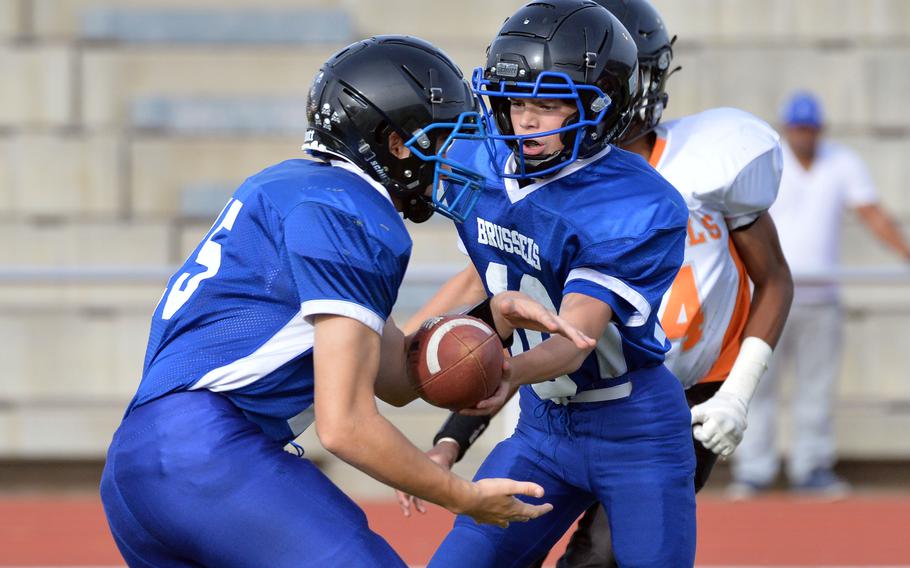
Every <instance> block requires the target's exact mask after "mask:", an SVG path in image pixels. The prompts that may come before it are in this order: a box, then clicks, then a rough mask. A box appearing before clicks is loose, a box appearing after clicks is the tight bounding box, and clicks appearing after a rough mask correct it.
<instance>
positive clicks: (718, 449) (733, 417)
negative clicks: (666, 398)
mask: <svg viewBox="0 0 910 568" xmlns="http://www.w3.org/2000/svg"><path fill="white" fill-rule="evenodd" d="M747 411H748V407H747V406H746V403H744V402H743V401H742V400H741V399H740V398H739V397H738V396H736V395H734V394H731V393H726V392H722V391H721V392H718V393H717V394H715V395H714V396H712V397H711V398H709V399H708V400H706V401H705V402H703V403H701V404H697V405H695V406H693V407H692V435H693V436H694V437H695V439H696V440H698V441H699V442H701V443H702V445H703V446H704V447H706V448H708V449H709V450H711V451H712V452H714V453H715V454H717V455H719V456H721V457H727V456H729V455H730V454H732V453H733V450H735V449H736V446H738V445H739V443H740V442H742V440H743V433H744V432H745V431H746V425H747V423H746V413H747Z"/></svg>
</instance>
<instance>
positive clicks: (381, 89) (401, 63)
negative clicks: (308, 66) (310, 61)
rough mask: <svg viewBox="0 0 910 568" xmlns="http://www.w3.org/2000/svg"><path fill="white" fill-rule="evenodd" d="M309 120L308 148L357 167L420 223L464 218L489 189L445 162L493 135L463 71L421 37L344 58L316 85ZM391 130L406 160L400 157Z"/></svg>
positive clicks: (370, 44) (384, 39) (349, 50)
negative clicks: (463, 142) (460, 145)
mask: <svg viewBox="0 0 910 568" xmlns="http://www.w3.org/2000/svg"><path fill="white" fill-rule="evenodd" d="M307 119H308V121H309V126H308V129H307V133H306V144H304V148H305V149H307V150H308V151H310V152H311V153H314V154H316V155H318V156H329V157H331V156H335V157H341V158H343V159H345V160H348V161H350V162H353V163H354V164H355V165H357V166H358V167H360V168H361V169H362V170H364V171H365V172H366V173H367V174H368V175H370V176H371V177H372V178H373V179H375V180H376V181H377V182H379V183H380V184H382V186H383V187H385V188H386V189H387V190H388V192H389V194H390V195H391V196H392V197H393V198H394V199H395V200H396V201H397V202H398V204H399V208H400V209H401V211H402V212H403V213H404V216H405V218H407V219H410V220H412V221H414V222H417V223H420V222H423V221H426V220H427V219H428V218H429V217H430V216H431V215H432V214H433V212H439V213H441V214H443V215H445V216H447V217H450V218H451V219H453V220H456V221H461V220H463V219H464V218H465V216H466V215H467V213H468V212H470V210H471V208H472V207H473V206H474V203H475V202H476V200H477V197H478V196H479V193H478V192H479V190H480V189H481V188H482V187H483V176H482V175H481V174H479V173H477V172H475V171H472V170H469V169H467V168H465V167H464V166H462V165H460V164H458V163H456V162H454V161H452V160H449V159H447V158H446V157H445V154H446V152H447V151H448V149H449V148H450V147H451V146H452V144H453V143H454V142H455V141H456V140H460V139H472V140H483V139H484V138H485V129H484V123H483V119H482V116H481V115H480V113H479V112H478V107H477V99H476V97H475V96H474V95H473V93H472V91H471V87H470V85H469V84H468V83H467V81H465V79H464V76H463V75H462V73H461V70H460V69H459V68H458V67H457V66H456V65H455V64H454V63H453V62H452V61H451V60H450V59H449V58H448V56H446V55H445V54H444V53H443V52H442V51H441V50H439V49H437V48H436V47H434V46H432V45H431V44H429V43H427V42H425V41H423V40H420V39H417V38H414V37H409V36H378V37H373V38H370V39H366V40H363V41H360V42H357V43H354V44H352V45H350V46H348V47H346V48H344V49H343V50H341V51H339V52H338V53H336V54H335V55H334V56H332V58H330V59H329V60H328V61H327V62H326V63H325V65H324V66H323V67H322V69H321V70H320V71H319V73H317V75H316V78H315V80H314V81H313V85H312V88H311V89H310V94H309V100H308V102H307ZM392 133H397V134H398V136H400V138H401V140H402V141H404V146H405V147H407V148H408V150H410V154H409V155H408V156H407V157H405V158H398V157H397V156H396V155H394V154H393V153H392V149H391V148H390V142H389V140H390V135H391V134H392ZM430 188H432V190H431V189H430Z"/></svg>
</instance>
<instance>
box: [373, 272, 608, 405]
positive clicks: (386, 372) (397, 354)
mask: <svg viewBox="0 0 910 568" xmlns="http://www.w3.org/2000/svg"><path fill="white" fill-rule="evenodd" d="M470 270H471V272H474V274H476V271H474V269H473V268H471V269H470ZM490 311H491V313H492V314H493V323H494V324H495V327H496V331H497V332H498V333H499V335H500V337H503V338H505V337H509V336H511V335H512V333H514V331H515V330H516V329H532V330H535V331H543V332H546V333H551V334H557V335H560V336H562V337H564V338H566V339H567V340H568V341H570V342H572V343H573V344H574V345H576V346H577V347H578V348H579V349H585V348H588V347H593V345H594V343H595V342H594V340H593V339H591V338H590V337H588V336H587V335H585V334H584V333H583V332H582V331H581V330H579V329H578V328H576V327H574V326H573V325H571V324H569V323H568V322H567V321H566V320H564V319H563V318H561V317H559V316H557V315H556V314H554V313H553V312H551V311H549V310H547V309H546V308H545V307H543V306H542V305H541V304H540V303H538V302H537V301H535V300H532V299H531V298H530V297H529V296H527V295H525V294H523V293H521V292H512V291H509V292H503V293H501V294H497V295H495V296H493V298H492V299H491V300H490ZM408 343H409V339H408V337H407V336H405V335H404V333H403V332H402V330H400V329H398V327H397V326H396V325H395V322H394V321H393V320H392V319H391V318H389V320H388V321H387V322H386V325H385V328H384V330H383V336H382V339H381V342H380V354H381V355H380V364H379V371H378V375H377V377H376V385H375V389H376V396H378V397H379V398H380V399H382V400H383V401H385V402H387V403H389V404H392V405H394V406H404V405H405V404H407V403H409V402H411V401H412V400H414V399H415V398H416V397H417V393H416V392H415V391H414V389H413V388H412V387H411V384H410V382H409V381H408V380H407V373H406V364H405V360H406V356H407V355H406V351H407V345H408ZM504 368H505V370H506V371H508V369H509V364H508V362H506V363H505V367H504ZM500 388H501V389H503V388H507V384H504V385H503V386H501V387H500Z"/></svg>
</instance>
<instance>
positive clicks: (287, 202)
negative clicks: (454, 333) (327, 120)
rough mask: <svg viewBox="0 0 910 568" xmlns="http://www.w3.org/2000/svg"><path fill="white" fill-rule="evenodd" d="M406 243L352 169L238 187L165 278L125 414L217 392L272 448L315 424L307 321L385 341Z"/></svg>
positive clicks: (314, 168) (289, 166) (303, 163)
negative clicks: (175, 396)
mask: <svg viewBox="0 0 910 568" xmlns="http://www.w3.org/2000/svg"><path fill="white" fill-rule="evenodd" d="M410 251H411V239H410V237H409V235H408V233H407V230H406V229H405V226H404V224H403V222H402V220H401V218H400V216H399V214H398V212H397V211H396V210H395V208H394V206H393V205H392V202H391V201H390V200H389V197H388V195H387V194H384V191H383V190H382V189H381V187H380V186H378V185H377V184H374V183H371V182H370V181H369V180H368V178H366V177H365V175H364V174H358V173H357V172H356V171H355V169H354V168H353V167H348V166H346V164H345V163H342V162H336V163H335V165H334V166H331V165H328V164H324V163H319V162H312V161H308V160H288V161H285V162H282V163H280V164H278V165H275V166H273V167H271V168H268V169H266V170H264V171H262V172H260V173H258V174H256V175H254V176H252V177H250V178H249V179H247V180H246V182H245V183H244V184H243V185H242V186H241V187H240V188H239V189H238V190H237V192H236V193H235V194H234V196H233V197H232V198H231V200H230V201H229V202H228V204H227V205H226V206H225V208H224V210H223V211H222V212H221V214H220V215H219V216H218V219H217V220H216V221H215V223H214V225H213V226H212V228H211V230H210V231H209V232H208V234H207V235H206V236H205V238H204V239H203V241H202V242H201V243H200V245H199V246H198V247H197V248H196V250H195V251H194V252H193V253H192V254H191V255H190V257H189V259H188V260H187V261H186V263H184V265H183V266H182V267H181V268H180V269H179V270H178V271H177V273H176V274H175V275H174V276H172V277H171V279H170V281H169V282H168V287H167V290H166V291H165V293H164V295H163V296H162V298H161V301H160V302H159V304H158V307H157V309H156V310H155V314H154V316H153V318H152V326H151V333H150V335H149V343H148V350H147V353H146V358H145V367H144V372H143V377H142V382H141V384H140V386H139V390H138V392H137V393H136V396H135V398H134V399H133V401H132V403H131V404H130V406H129V408H128V410H127V414H128V415H129V413H131V412H132V411H133V410H134V409H136V408H137V407H139V406H141V405H143V404H145V403H147V402H149V401H151V400H155V399H157V398H159V397H161V396H163V395H165V394H168V393H171V392H175V391H184V390H197V389H208V390H210V391H215V392H221V393H222V394H224V395H225V396H226V397H227V398H228V399H230V400H231V402H233V404H234V405H235V406H237V407H239V408H240V409H241V410H242V411H243V413H244V414H245V415H246V416H247V418H249V419H250V420H252V421H253V422H255V423H256V424H258V425H259V426H260V427H261V428H262V429H263V430H264V431H265V432H266V434H268V435H269V436H270V437H271V438H273V439H275V440H277V441H282V442H286V441H289V440H291V439H293V438H294V437H296V436H297V435H299V434H300V433H301V432H302V431H303V430H304V429H305V428H306V427H307V426H308V425H309V424H310V423H311V422H312V421H313V410H312V405H313V361H312V348H313V326H312V324H311V321H309V319H308V317H309V316H311V315H313V314H326V313H328V314H339V315H344V316H348V317H351V318H354V319H357V320H359V321H361V322H362V323H364V324H366V325H368V326H369V327H371V328H372V329H374V330H376V331H377V333H381V331H382V326H383V324H384V322H385V320H386V319H387V318H388V316H389V314H390V313H391V310H392V306H393V305H394V303H395V300H396V298H397V295H398V288H399V286H400V284H401V280H402V278H403V276H404V272H405V269H406V267H407V263H408V258H409V256H410Z"/></svg>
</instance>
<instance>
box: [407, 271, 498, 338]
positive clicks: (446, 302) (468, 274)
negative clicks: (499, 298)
mask: <svg viewBox="0 0 910 568" xmlns="http://www.w3.org/2000/svg"><path fill="white" fill-rule="evenodd" d="M486 297H487V293H486V290H485V289H484V287H483V282H481V280H480V276H479V275H478V274H477V270H476V269H475V268H474V265H473V264H468V266H466V267H465V268H464V270H462V271H461V272H459V273H458V274H456V275H455V276H453V277H452V278H450V279H449V280H448V281H447V282H446V283H445V284H443V285H442V287H441V288H439V290H438V291H437V292H436V294H434V295H433V297H432V298H430V300H429V301H428V302H427V303H426V304H424V305H423V306H422V307H421V308H420V309H419V310H418V311H417V313H415V314H414V315H413V316H411V319H409V320H408V321H407V322H405V324H404V326H403V327H402V330H403V331H404V333H405V334H407V335H411V334H412V333H414V332H416V331H417V328H419V327H420V324H422V323H423V322H424V321H426V320H427V318H431V317H433V316H438V315H439V314H445V313H451V312H453V311H455V310H457V309H459V308H462V307H464V306H470V305H473V304H476V303H478V302H480V301H481V300H483V299H484V298H486Z"/></svg>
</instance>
